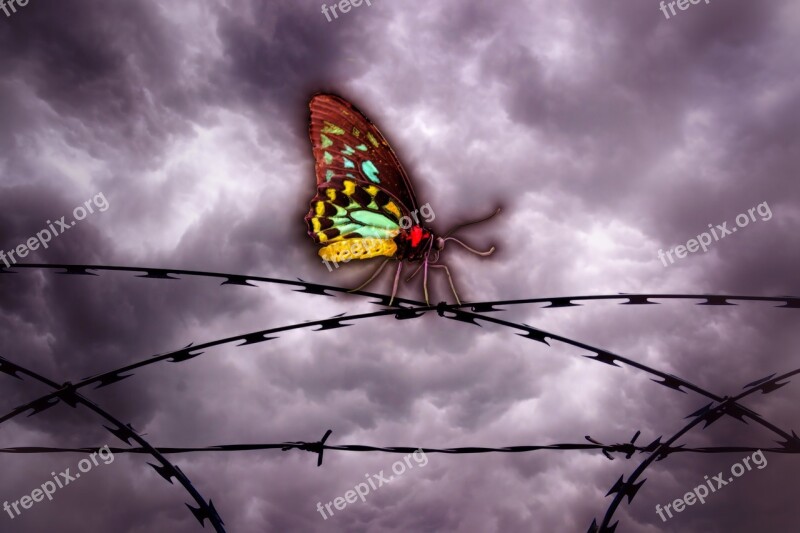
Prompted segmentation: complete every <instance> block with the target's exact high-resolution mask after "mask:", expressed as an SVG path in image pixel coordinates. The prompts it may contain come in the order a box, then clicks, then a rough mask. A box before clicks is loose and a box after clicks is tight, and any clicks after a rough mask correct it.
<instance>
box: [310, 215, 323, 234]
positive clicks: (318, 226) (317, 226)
mask: <svg viewBox="0 0 800 533" xmlns="http://www.w3.org/2000/svg"><path fill="white" fill-rule="evenodd" d="M311 225H312V226H314V232H315V233H319V232H320V231H321V230H322V224H320V223H319V219H318V218H317V217H314V218H312V219H311Z"/></svg>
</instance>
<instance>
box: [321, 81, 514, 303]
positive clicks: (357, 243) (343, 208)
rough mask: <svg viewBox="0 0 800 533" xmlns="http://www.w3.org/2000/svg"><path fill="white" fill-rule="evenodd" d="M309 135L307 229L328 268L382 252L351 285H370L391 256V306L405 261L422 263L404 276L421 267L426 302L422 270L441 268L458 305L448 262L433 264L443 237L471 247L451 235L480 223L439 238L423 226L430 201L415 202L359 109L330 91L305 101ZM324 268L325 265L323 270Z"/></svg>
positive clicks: (379, 137) (398, 167) (430, 213)
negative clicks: (312, 191) (311, 184)
mask: <svg viewBox="0 0 800 533" xmlns="http://www.w3.org/2000/svg"><path fill="white" fill-rule="evenodd" d="M309 109H310V111H311V121H310V125H309V136H310V138H311V145H312V151H313V154H314V161H315V165H314V170H315V173H316V178H317V194H316V195H315V196H314V198H313V199H312V200H311V207H310V210H309V212H308V214H307V215H306V216H305V221H306V224H307V225H308V234H309V236H310V237H311V238H312V239H313V240H314V242H316V243H317V244H319V245H321V248H320V249H319V255H320V257H322V259H323V262H324V263H325V264H326V265H327V264H329V262H333V263H334V264H335V265H336V266H338V264H339V262H344V263H346V262H349V261H350V260H352V259H359V260H363V259H371V258H375V257H385V259H384V260H383V262H382V263H381V264H380V266H379V267H378V268H377V270H375V272H374V273H373V274H372V275H371V276H370V277H369V278H368V279H367V280H366V281H365V282H364V283H362V284H361V285H360V286H359V287H357V288H356V289H353V290H354V291H355V290H360V289H363V288H364V287H366V286H367V285H369V284H370V283H371V282H372V281H373V280H375V278H377V276H378V274H380V273H381V271H382V270H383V268H384V267H385V266H386V263H387V262H388V261H389V260H390V259H394V260H396V261H397V271H396V273H395V276H394V284H393V286H392V296H391V299H390V301H389V305H391V304H392V302H393V301H394V297H395V295H396V294H397V285H398V281H399V280H400V272H401V271H402V269H403V264H404V263H406V262H408V263H420V264H419V266H418V267H417V269H416V270H415V271H414V273H413V274H411V276H409V277H408V279H407V280H406V281H408V280H411V279H412V278H413V277H414V276H416V274H417V273H418V272H419V271H420V269H422V271H423V291H424V294H425V302H426V303H428V304H429V302H428V269H429V268H436V269H441V270H444V272H445V274H447V279H448V281H449V282H450V289H451V290H452V291H453V296H455V299H456V302H458V303H459V304H461V301H460V300H459V298H458V293H457V292H456V288H455V285H454V284H453V277H452V276H451V275H450V270H449V269H448V268H447V266H446V265H443V264H437V263H438V260H439V254H440V252H441V251H442V250H444V246H445V243H446V242H447V241H454V242H456V243H458V244H460V245H461V246H463V247H464V248H466V249H467V250H469V251H470V252H472V253H475V254H477V255H480V256H484V257H485V256H489V255H491V254H492V253H493V252H494V250H495V248H494V246H492V248H491V249H490V250H488V251H486V252H479V251H477V250H474V249H472V248H470V247H469V246H467V245H466V244H464V243H463V242H461V241H460V240H458V239H456V238H455V237H452V236H451V235H452V234H453V233H454V232H455V231H457V230H459V229H461V228H463V227H465V226H468V225H471V224H477V223H479V222H484V221H486V220H489V219H490V218H492V217H493V216H495V215H496V214H497V213H499V212H500V209H497V210H496V211H495V212H494V213H492V214H491V215H489V216H488V217H486V218H483V219H481V220H476V221H473V222H468V223H466V224H461V225H459V226H457V227H455V228H453V229H452V230H450V231H449V232H447V233H446V234H445V235H444V236H437V235H436V234H434V232H433V231H432V230H431V229H430V228H428V227H427V226H425V225H424V223H427V222H430V221H432V220H433V218H435V214H434V213H433V211H432V210H431V208H430V204H425V205H422V206H420V204H419V202H418V201H417V197H416V194H415V193H414V187H413V186H412V184H411V180H410V179H409V177H408V174H406V171H405V170H404V169H403V166H402V165H401V164H400V161H399V160H398V158H397V156H396V155H395V153H394V151H393V150H392V148H391V146H389V143H388V142H386V139H385V138H384V137H383V135H381V133H380V132H379V131H378V128H377V127H376V126H375V124H373V123H372V122H371V121H370V120H369V119H368V118H367V117H366V116H364V114H363V113H362V112H360V111H359V110H358V109H356V107H355V106H354V105H353V104H351V103H350V102H348V101H347V100H344V99H343V98H340V97H338V96H335V95H332V94H317V95H315V96H314V97H313V98H311V101H310V102H309ZM328 268H329V269H330V267H328Z"/></svg>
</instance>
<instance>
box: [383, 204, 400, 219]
mask: <svg viewBox="0 0 800 533" xmlns="http://www.w3.org/2000/svg"><path fill="white" fill-rule="evenodd" d="M383 207H384V208H386V210H387V211H389V212H390V213H391V214H393V215H394V216H396V217H397V218H400V216H401V215H400V210H399V209H398V208H397V205H396V204H395V203H394V202H389V203H388V204H386V205H385V206H383Z"/></svg>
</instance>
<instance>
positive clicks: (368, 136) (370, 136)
mask: <svg viewBox="0 0 800 533" xmlns="http://www.w3.org/2000/svg"><path fill="white" fill-rule="evenodd" d="M323 131H325V130H323ZM367 139H369V142H371V143H372V146H374V147H375V148H377V147H378V139H376V138H375V136H374V135H372V133H371V132H369V131H368V132H367Z"/></svg>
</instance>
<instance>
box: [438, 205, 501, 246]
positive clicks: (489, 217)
mask: <svg viewBox="0 0 800 533" xmlns="http://www.w3.org/2000/svg"><path fill="white" fill-rule="evenodd" d="M499 212H500V208H499V207H498V208H497V209H495V211H494V213H492V214H491V215H489V216H488V217H485V218H482V219H480V220H473V221H472V222H466V223H464V224H459V225H458V226H456V227H454V228H453V229H451V230H450V231H448V232H447V233H446V234H445V236H444V237H445V239H447V237H449V236H450V235H452V234H453V233H455V232H456V231H458V230H460V229H461V228H466V227H467V226H472V225H473V224H480V223H481V222H486V221H487V220H490V219H492V218H494V217H495V216H497V214H498V213H499Z"/></svg>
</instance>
